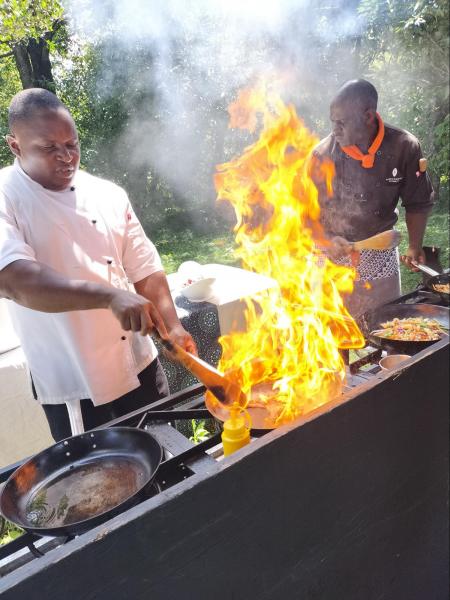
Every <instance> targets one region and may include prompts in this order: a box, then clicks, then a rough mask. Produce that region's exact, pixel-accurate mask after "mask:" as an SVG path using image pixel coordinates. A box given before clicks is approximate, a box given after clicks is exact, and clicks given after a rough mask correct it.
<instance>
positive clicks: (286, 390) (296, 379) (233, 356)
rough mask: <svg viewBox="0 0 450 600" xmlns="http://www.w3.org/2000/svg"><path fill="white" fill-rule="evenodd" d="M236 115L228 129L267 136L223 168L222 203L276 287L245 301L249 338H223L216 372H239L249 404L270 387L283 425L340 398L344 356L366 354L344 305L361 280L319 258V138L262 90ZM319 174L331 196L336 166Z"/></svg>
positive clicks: (248, 253)
mask: <svg viewBox="0 0 450 600" xmlns="http://www.w3.org/2000/svg"><path fill="white" fill-rule="evenodd" d="M229 111H230V115H231V120H230V127H240V128H246V129H249V130H250V131H254V130H255V129H256V127H257V124H258V118H262V122H263V127H262V132H261V134H260V137H259V139H258V140H257V141H256V142H255V143H254V144H253V145H252V146H250V147H248V148H246V149H245V151H244V153H243V154H242V156H240V157H239V158H236V159H234V160H232V161H230V162H228V163H224V164H222V165H219V166H218V167H217V170H218V172H217V174H216V176H215V184H216V189H217V192H218V197H219V198H220V199H226V200H228V201H230V202H231V204H232V205H233V207H234V210H235V213H236V218H237V224H236V227H235V233H236V242H237V247H238V254H239V256H240V258H241V259H242V266H243V267H244V268H245V269H248V270H250V271H254V272H256V273H260V274H263V275H267V276H269V277H272V278H273V279H275V280H276V281H277V282H278V286H279V287H275V288H273V289H270V290H267V291H266V292H264V293H262V294H260V295H258V297H257V298H253V299H252V300H247V309H246V325H247V329H246V331H245V332H233V333H231V334H228V335H224V336H222V337H221V338H220V343H221V345H222V349H223V353H222V358H221V360H220V363H219V369H220V370H221V371H222V372H226V373H232V374H233V376H234V377H235V378H236V380H237V381H238V382H239V383H240V385H241V387H242V389H243V391H244V392H245V393H246V394H247V395H248V397H250V391H251V390H252V389H253V390H255V389H256V388H258V385H257V384H263V385H262V386H261V385H260V386H259V387H260V388H262V389H267V388H268V389H269V390H270V393H268V394H265V393H263V394H262V395H260V396H259V399H258V400H259V402H261V400H262V401H263V402H267V400H268V398H269V397H273V396H274V395H275V397H276V403H277V405H278V406H279V407H280V408H279V410H278V413H277V418H278V422H284V421H286V420H290V419H292V418H295V417H296V416H298V415H300V414H305V413H307V412H309V411H310V410H311V409H312V408H314V407H316V406H319V405H321V404H323V403H325V402H327V401H329V400H330V399H331V398H332V397H334V396H335V395H336V394H338V393H340V391H341V387H342V382H343V381H344V379H345V365H344V362H343V359H342V356H341V354H340V352H339V348H358V347H362V346H363V345H364V338H363V336H362V334H361V332H360V330H359V329H358V327H357V325H356V323H355V322H354V320H353V319H352V318H351V316H350V315H349V313H348V312H347V310H346V308H345V307H344V305H343V301H342V298H341V294H343V293H349V292H351V290H352V289H353V281H354V278H355V271H354V270H353V269H350V268H347V267H342V266H338V265H335V264H334V263H332V262H331V261H330V260H328V259H327V258H325V257H324V255H323V253H322V252H321V251H320V249H319V248H320V247H321V246H322V247H323V246H325V245H326V240H325V239H324V238H323V233H322V229H321V227H320V225H319V214H320V209H319V203H318V193H317V189H316V187H315V185H314V183H313V182H312V180H311V178H310V176H309V173H310V168H311V162H310V155H311V151H312V149H313V148H314V146H315V145H316V144H317V143H318V141H319V140H318V138H316V137H315V136H314V135H313V134H311V133H310V132H309V131H308V129H307V128H306V127H305V125H304V124H303V122H302V121H301V120H300V119H299V118H298V117H297V115H296V112H295V109H294V108H293V107H292V106H286V105H284V103H283V102H282V101H281V99H280V98H279V97H278V96H275V95H270V96H269V94H268V93H267V91H266V89H264V88H262V87H261V88H259V89H255V90H244V91H242V92H241V93H240V94H239V96H238V99H237V101H236V102H235V103H233V104H232V105H231V106H230V108H229ZM316 168H318V169H320V175H321V177H322V180H323V182H324V184H326V185H327V188H328V190H329V191H331V183H332V177H333V174H334V170H333V165H332V164H331V163H329V164H325V165H322V166H317V165H316ZM267 384H268V385H267ZM255 386H256V388H255Z"/></svg>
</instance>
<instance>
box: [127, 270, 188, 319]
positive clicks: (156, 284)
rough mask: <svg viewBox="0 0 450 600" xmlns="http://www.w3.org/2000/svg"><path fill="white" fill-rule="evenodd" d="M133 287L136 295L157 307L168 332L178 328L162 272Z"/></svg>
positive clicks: (164, 275) (165, 279)
mask: <svg viewBox="0 0 450 600" xmlns="http://www.w3.org/2000/svg"><path fill="white" fill-rule="evenodd" d="M134 287H135V289H136V292H137V293H138V294H140V295H141V296H144V298H147V299H148V300H150V301H151V302H153V304H154V305H155V306H156V307H157V309H158V311H159V313H160V315H161V316H162V318H163V320H164V323H165V325H166V327H167V329H168V330H169V331H170V330H171V329H173V328H174V327H178V326H180V320H179V319H178V316H177V312H176V310H175V306H174V304H173V300H172V296H171V294H170V290H169V284H168V283H167V277H166V274H165V273H164V271H158V272H157V273H153V274H152V275H150V276H149V277H146V278H145V279H143V280H142V281H138V282H137V283H135V284H134Z"/></svg>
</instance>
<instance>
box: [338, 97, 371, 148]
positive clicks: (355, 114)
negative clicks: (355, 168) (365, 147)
mask: <svg viewBox="0 0 450 600" xmlns="http://www.w3.org/2000/svg"><path fill="white" fill-rule="evenodd" d="M366 112H367V111H366ZM366 112H365V111H363V110H362V108H361V107H360V106H358V105H357V104H354V103H350V102H339V103H332V104H331V106H330V120H331V123H332V126H333V134H334V137H335V138H336V141H337V142H338V144H339V145H340V146H341V147H342V146H353V145H354V144H360V143H364V142H365V141H367V139H366V138H367V132H368V122H367V121H368V115H367V114H366Z"/></svg>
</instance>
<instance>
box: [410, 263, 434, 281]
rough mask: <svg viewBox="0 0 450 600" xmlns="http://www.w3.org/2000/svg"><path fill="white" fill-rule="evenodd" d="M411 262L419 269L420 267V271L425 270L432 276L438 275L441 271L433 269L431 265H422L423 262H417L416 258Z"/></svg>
mask: <svg viewBox="0 0 450 600" xmlns="http://www.w3.org/2000/svg"><path fill="white" fill-rule="evenodd" d="M411 264H412V265H414V266H415V267H416V268H417V269H419V271H423V272H424V273H426V274H427V275H431V277H435V276H436V275H439V273H438V272H437V271H435V270H434V269H431V268H430V267H427V266H426V265H422V264H420V263H418V262H416V261H415V260H412V261H411Z"/></svg>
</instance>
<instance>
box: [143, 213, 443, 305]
mask: <svg viewBox="0 0 450 600" xmlns="http://www.w3.org/2000/svg"><path fill="white" fill-rule="evenodd" d="M397 229H398V230H399V231H400V232H401V233H402V241H401V244H400V253H402V252H405V250H406V248H407V245H408V243H407V241H408V235H407V230H406V224H405V217H404V210H403V209H401V210H400V218H399V222H398V224H397ZM153 241H154V242H155V243H156V245H157V247H158V250H159V252H160V254H161V258H162V261H163V265H164V268H165V269H166V272H167V273H173V272H174V271H176V270H177V269H178V267H179V265H180V264H181V263H182V262H184V261H186V260H195V261H197V262H199V263H201V264H207V263H220V264H224V265H232V266H239V261H238V260H237V259H236V256H235V252H234V249H235V244H234V235H233V233H232V232H231V231H230V232H227V233H223V234H221V235H219V234H203V235H201V234H197V233H193V232H192V231H189V230H183V231H179V232H176V233H175V232H170V231H169V230H164V231H160V232H159V234H158V236H157V237H156V238H155V237H154V239H153ZM424 245H425V246H435V247H437V248H440V249H441V253H440V261H441V264H442V268H443V269H445V268H448V266H449V216H448V213H446V212H439V213H438V212H437V213H435V214H432V215H431V217H430V219H429V221H428V225H427V229H426V232H425V239H424ZM400 272H401V278H402V292H403V293H407V292H409V291H411V290H413V289H414V288H415V287H416V286H417V284H418V283H420V282H421V281H422V274H421V273H413V272H411V271H409V270H408V269H406V268H405V267H404V266H403V265H401V266H400Z"/></svg>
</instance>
